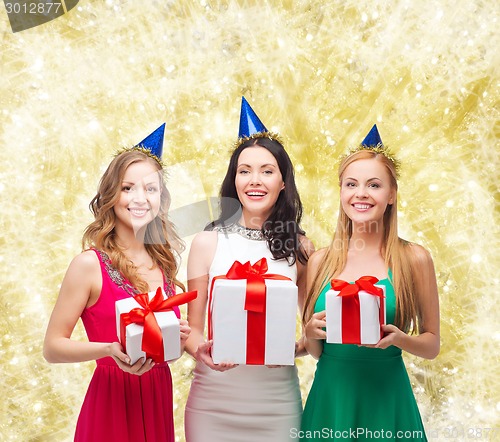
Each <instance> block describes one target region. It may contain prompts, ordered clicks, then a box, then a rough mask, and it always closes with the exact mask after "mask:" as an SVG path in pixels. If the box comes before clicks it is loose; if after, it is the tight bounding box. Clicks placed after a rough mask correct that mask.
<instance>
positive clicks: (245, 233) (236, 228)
mask: <svg viewBox="0 0 500 442" xmlns="http://www.w3.org/2000/svg"><path fill="white" fill-rule="evenodd" d="M214 230H216V231H217V232H221V233H236V234H238V235H240V236H242V237H243V238H246V239H250V240H252V241H264V240H265V239H266V236H265V234H264V232H263V231H262V230H261V229H250V228H249V227H245V226H242V225H241V224H239V223H234V224H231V225H229V226H217V227H216V228H215V229H214Z"/></svg>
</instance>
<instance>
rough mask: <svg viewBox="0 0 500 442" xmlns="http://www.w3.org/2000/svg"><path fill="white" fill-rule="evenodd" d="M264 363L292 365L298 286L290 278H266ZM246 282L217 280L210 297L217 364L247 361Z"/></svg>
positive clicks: (214, 359) (213, 348) (242, 280)
mask: <svg viewBox="0 0 500 442" xmlns="http://www.w3.org/2000/svg"><path fill="white" fill-rule="evenodd" d="M265 285H266V313H265V315H266V321H265V323H266V329H265V356H264V365H293V364H294V360H295V326H296V317H297V297H298V294H297V286H296V285H295V284H294V283H293V282H292V281H289V280H286V281H285V280H271V279H266V280H265ZM246 286H247V281H246V280H245V279H217V280H216V281H215V283H214V286H213V292H212V296H211V305H210V306H209V308H210V309H211V324H209V326H210V325H211V327H212V339H213V346H212V359H213V361H214V362H215V363H216V364H219V363H221V362H232V363H234V364H247V358H246V352H247V312H246V310H245V297H246Z"/></svg>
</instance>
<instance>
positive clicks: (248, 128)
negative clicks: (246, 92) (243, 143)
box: [238, 97, 268, 138]
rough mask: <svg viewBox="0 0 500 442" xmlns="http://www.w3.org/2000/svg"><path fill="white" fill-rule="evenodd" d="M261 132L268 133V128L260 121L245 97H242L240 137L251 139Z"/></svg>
mask: <svg viewBox="0 0 500 442" xmlns="http://www.w3.org/2000/svg"><path fill="white" fill-rule="evenodd" d="M261 132H268V130H267V129H266V126H264V125H263V124H262V121H260V120H259V117H258V116H257V114H256V113H255V112H254V111H253V109H252V108H251V107H250V105H249V104H248V101H247V100H246V99H245V97H241V114H240V132H239V134H238V137H239V138H245V137H251V136H252V135H254V134H256V133H261Z"/></svg>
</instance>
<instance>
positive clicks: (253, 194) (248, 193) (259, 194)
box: [247, 192, 265, 196]
mask: <svg viewBox="0 0 500 442" xmlns="http://www.w3.org/2000/svg"><path fill="white" fill-rule="evenodd" d="M247 195H248V196H264V195H265V193H261V192H247Z"/></svg>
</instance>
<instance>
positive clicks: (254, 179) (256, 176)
mask: <svg viewBox="0 0 500 442" xmlns="http://www.w3.org/2000/svg"><path fill="white" fill-rule="evenodd" d="M250 184H251V185H253V186H258V185H260V184H261V179H260V173H259V172H258V171H256V172H253V173H252V176H251V177H250Z"/></svg>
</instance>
